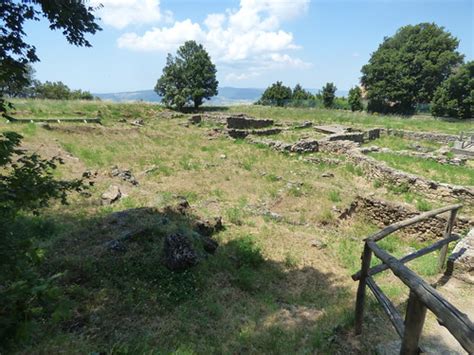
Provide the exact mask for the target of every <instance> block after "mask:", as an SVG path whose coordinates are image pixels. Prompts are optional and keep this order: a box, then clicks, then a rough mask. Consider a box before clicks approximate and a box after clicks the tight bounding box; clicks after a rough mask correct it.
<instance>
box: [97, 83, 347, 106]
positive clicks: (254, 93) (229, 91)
mask: <svg viewBox="0 0 474 355" xmlns="http://www.w3.org/2000/svg"><path fill="white" fill-rule="evenodd" d="M264 91H265V89H257V88H235V87H230V86H223V87H220V88H219V94H218V95H217V96H215V97H213V98H212V99H211V100H209V101H206V103H205V104H206V105H215V106H225V105H242V104H252V103H254V102H255V101H257V100H258V99H259V98H260V96H262V94H263V92H264ZM309 91H311V92H312V93H315V92H316V91H317V90H316V89H309ZM336 94H337V96H347V91H344V90H338V91H337V93H336ZM94 96H97V97H100V98H101V99H102V100H110V101H116V102H126V101H147V102H159V101H161V97H160V96H158V95H157V94H156V93H155V92H154V91H153V90H140V91H129V92H115V93H107V94H94Z"/></svg>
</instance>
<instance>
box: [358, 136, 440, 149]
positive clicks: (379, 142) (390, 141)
mask: <svg viewBox="0 0 474 355" xmlns="http://www.w3.org/2000/svg"><path fill="white" fill-rule="evenodd" d="M365 145H376V146H378V147H381V148H390V149H392V150H411V151H414V150H415V149H414V146H415V145H418V146H421V147H424V148H427V149H429V150H436V149H439V148H441V146H442V144H440V143H436V142H431V141H425V140H418V141H413V140H410V139H405V138H401V137H394V136H382V137H381V138H378V139H375V140H373V141H370V142H367V143H365Z"/></svg>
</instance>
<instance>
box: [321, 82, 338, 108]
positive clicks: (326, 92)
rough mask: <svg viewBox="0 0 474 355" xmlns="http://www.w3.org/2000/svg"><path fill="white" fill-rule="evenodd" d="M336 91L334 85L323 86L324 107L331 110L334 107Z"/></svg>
mask: <svg viewBox="0 0 474 355" xmlns="http://www.w3.org/2000/svg"><path fill="white" fill-rule="evenodd" d="M336 90H337V88H336V85H334V83H326V85H324V86H323V91H322V98H323V105H324V107H326V108H331V107H332V106H333V105H334V99H335V98H336Z"/></svg>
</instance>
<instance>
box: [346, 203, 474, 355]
mask: <svg viewBox="0 0 474 355" xmlns="http://www.w3.org/2000/svg"><path fill="white" fill-rule="evenodd" d="M461 207H462V205H459V204H458V205H452V206H447V207H443V208H439V209H436V210H433V211H429V212H426V213H423V214H421V215H418V216H415V217H413V218H410V219H407V220H404V221H401V222H397V223H394V224H391V225H389V226H388V227H386V228H384V229H382V230H381V231H379V232H377V233H375V234H373V235H372V236H370V237H368V238H366V239H365V240H364V241H365V245H364V250H363V252H362V257H361V259H362V267H361V270H360V271H359V272H357V273H355V274H354V275H352V278H353V280H354V281H357V280H358V281H359V286H358V289H357V300H356V311H355V332H356V334H361V333H362V322H363V317H364V304H365V289H366V286H368V287H369V289H370V290H371V291H372V293H373V294H374V296H375V298H376V299H377V301H378V302H379V304H380V305H381V306H382V308H383V310H384V311H385V313H386V314H387V315H388V318H389V319H390V321H391V322H392V324H393V326H394V327H395V330H396V331H397V333H398V335H399V336H400V338H401V339H402V344H401V348H400V354H408V355H411V354H418V353H420V352H421V350H422V349H421V347H420V345H419V340H420V336H421V332H422V329H423V324H424V321H425V315H426V311H427V309H429V310H430V311H431V312H433V313H434V314H435V315H436V317H437V318H438V322H439V323H440V324H441V325H442V326H444V327H446V328H447V329H448V330H449V332H450V333H451V334H452V335H453V336H454V337H455V338H456V339H457V340H458V342H459V343H460V344H461V346H462V347H463V348H464V349H465V350H466V351H467V352H468V353H469V354H474V325H473V323H472V321H471V320H470V319H469V318H468V317H467V315H466V314H464V313H462V312H460V311H459V310H458V309H457V308H456V307H454V306H453V305H452V304H451V303H449V302H448V301H447V300H446V299H444V298H443V296H442V295H441V294H440V293H439V292H437V291H436V290H435V289H434V288H433V287H432V286H430V285H429V284H428V283H427V282H425V281H424V280H422V279H421V278H420V277H419V276H418V275H417V274H416V273H414V272H413V271H412V270H410V269H409V268H408V267H406V266H405V265H404V264H405V263H407V262H408V261H410V260H414V259H416V258H418V257H420V256H422V255H426V254H428V253H431V252H433V251H435V250H438V249H440V254H439V261H438V266H439V269H440V270H442V269H443V267H444V265H445V262H446V255H447V252H448V245H449V243H450V242H452V241H455V240H457V239H459V237H458V236H457V235H454V234H452V229H453V225H454V222H455V220H456V214H457V212H458V210H459V209H460V208H461ZM448 211H450V216H449V219H448V221H447V224H446V229H445V232H444V236H443V239H442V240H440V241H438V242H436V243H434V244H432V245H430V246H428V247H426V248H423V249H420V250H418V251H416V252H414V253H412V254H409V255H406V256H404V257H403V258H401V259H396V258H395V257H393V256H392V255H390V254H389V253H387V252H386V251H384V250H383V249H381V248H380V247H379V246H378V245H377V242H378V241H380V240H382V239H383V238H385V237H387V236H388V235H390V234H392V233H393V232H395V231H397V230H400V229H402V228H405V227H408V226H410V225H413V224H416V223H418V222H420V221H423V220H426V219H428V218H431V217H434V216H436V215H438V214H441V213H445V212H448ZM372 253H373V254H374V255H375V256H376V257H377V258H379V259H380V260H381V261H382V264H380V265H377V266H375V267H372V268H371V267H370V261H371V258H372ZM387 269H390V270H391V271H392V272H393V273H394V274H395V275H396V276H397V277H398V278H399V279H400V280H401V281H402V282H403V283H404V284H405V285H406V286H408V288H409V289H410V295H409V298H408V304H407V310H406V315H405V320H403V318H402V316H401V315H400V313H399V312H398V311H397V309H396V308H395V306H394V305H393V303H392V302H391V301H390V300H389V299H388V297H387V296H386V295H385V294H384V293H383V292H382V290H381V289H380V287H379V286H378V285H377V284H376V283H375V281H374V279H373V278H372V276H374V275H375V274H378V273H379V272H382V271H384V270H387Z"/></svg>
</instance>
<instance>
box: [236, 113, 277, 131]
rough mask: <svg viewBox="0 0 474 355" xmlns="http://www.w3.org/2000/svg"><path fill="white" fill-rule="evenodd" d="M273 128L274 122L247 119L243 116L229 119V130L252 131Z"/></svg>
mask: <svg viewBox="0 0 474 355" xmlns="http://www.w3.org/2000/svg"><path fill="white" fill-rule="evenodd" d="M270 126H273V120H267V119H257V118H250V117H245V116H243V115H238V116H229V117H227V128H236V129H252V128H265V127H270Z"/></svg>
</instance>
